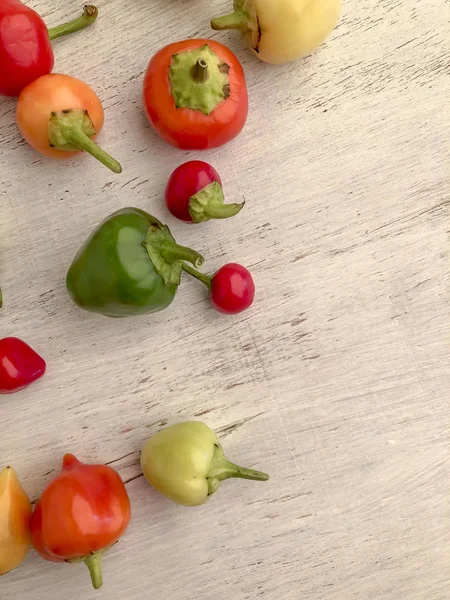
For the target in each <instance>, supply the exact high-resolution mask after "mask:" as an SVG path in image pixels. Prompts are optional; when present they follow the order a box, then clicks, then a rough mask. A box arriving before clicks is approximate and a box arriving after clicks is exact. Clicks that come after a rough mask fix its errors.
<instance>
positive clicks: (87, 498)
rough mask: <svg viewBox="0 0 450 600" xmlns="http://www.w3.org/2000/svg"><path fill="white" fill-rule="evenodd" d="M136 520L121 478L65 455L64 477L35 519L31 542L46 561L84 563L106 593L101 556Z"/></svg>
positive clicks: (43, 501) (38, 506) (50, 491)
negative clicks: (129, 524)
mask: <svg viewBox="0 0 450 600" xmlns="http://www.w3.org/2000/svg"><path fill="white" fill-rule="evenodd" d="M130 516H131V507H130V499H129V497H128V494H127V491H126V489H125V485H124V484H123V482H122V480H121V478H120V475H119V474H118V473H117V472H116V471H114V469H112V468H111V467H108V466H106V465H85V464H83V463H81V462H80V461H79V460H77V459H76V458H75V456H73V454H66V455H65V456H64V459H63V468H62V471H61V473H60V474H59V475H58V476H57V477H55V479H53V481H51V482H50V483H49V485H48V486H47V487H46V489H45V490H44V492H43V493H42V496H41V497H40V499H39V501H38V503H37V504H36V507H35V509H34V513H33V516H32V518H31V541H32V543H33V546H34V548H35V550H36V551H37V552H38V553H39V554H40V555H41V556H42V558H44V559H45V560H48V561H52V562H64V561H65V562H68V563H77V562H81V561H82V562H84V563H85V564H86V566H87V567H88V569H89V572H90V574H91V580H92V585H93V586H94V588H95V589H98V588H99V587H101V585H102V582H103V579H102V566H101V559H102V554H103V553H104V552H105V551H106V550H108V548H110V547H111V546H112V545H113V544H115V543H116V542H117V541H118V539H119V538H120V537H121V536H122V534H123V533H124V531H125V529H126V528H127V526H128V523H129V521H130Z"/></svg>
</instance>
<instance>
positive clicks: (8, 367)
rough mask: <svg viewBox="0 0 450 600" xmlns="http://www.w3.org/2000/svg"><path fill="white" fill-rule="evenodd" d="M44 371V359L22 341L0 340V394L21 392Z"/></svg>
mask: <svg viewBox="0 0 450 600" xmlns="http://www.w3.org/2000/svg"><path fill="white" fill-rule="evenodd" d="M45 369H46V364H45V361H44V359H43V358H42V357H41V356H39V354H37V352H35V351H34V350H33V348H30V346H29V345H28V344H26V343H25V342H23V341H22V340H19V339H18V338H15V337H7V338H3V339H2V340H0V394H12V393H13V392H18V391H19V390H23V389H24V388H26V387H28V386H29V385H30V383H33V381H36V379H39V377H42V375H43V374H44V373H45Z"/></svg>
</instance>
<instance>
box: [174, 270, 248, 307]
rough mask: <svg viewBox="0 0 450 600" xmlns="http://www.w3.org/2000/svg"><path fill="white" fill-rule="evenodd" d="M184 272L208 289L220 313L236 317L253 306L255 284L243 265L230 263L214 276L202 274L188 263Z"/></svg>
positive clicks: (214, 305) (213, 303)
mask: <svg viewBox="0 0 450 600" xmlns="http://www.w3.org/2000/svg"><path fill="white" fill-rule="evenodd" d="M183 270H184V271H185V272H186V273H189V275H192V276H193V277H195V279H198V280H199V281H201V283H203V284H204V285H205V286H206V287H207V289H208V291H209V296H210V299H211V304H212V305H213V307H214V308H215V310H217V311H218V312H221V313H224V314H226V315H236V314H238V313H240V312H242V311H244V310H246V309H247V308H249V307H250V306H251V305H252V304H253V300H254V298H255V283H254V281H253V277H252V276H251V274H250V272H249V271H248V270H247V269H246V268H245V267H243V266H242V265H239V264H237V263H228V264H226V265H224V266H223V267H221V268H220V269H219V270H218V271H217V272H216V273H215V274H214V275H212V276H210V275H205V274H204V273H200V271H197V269H194V268H193V267H191V266H190V265H188V264H186V263H183Z"/></svg>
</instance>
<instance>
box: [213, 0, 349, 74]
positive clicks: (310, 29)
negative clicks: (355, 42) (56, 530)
mask: <svg viewBox="0 0 450 600" xmlns="http://www.w3.org/2000/svg"><path fill="white" fill-rule="evenodd" d="M340 10H341V0H234V12H233V13H231V14H230V15H226V16H224V17H218V18H216V19H213V20H212V21H211V26H212V28H213V29H239V30H241V31H243V32H244V33H246V34H247V43H248V45H249V47H250V49H251V50H252V51H253V52H254V53H255V54H256V55H257V56H258V57H259V58H260V59H261V60H263V61H264V62H267V63H272V64H281V63H285V62H289V61H291V60H295V59H297V58H301V57H303V56H307V55H308V54H311V53H312V52H314V50H316V48H318V47H319V46H320V44H322V42H323V41H324V40H325V38H326V37H327V36H328V35H329V34H330V33H331V32H332V31H333V29H334V28H335V27H336V24H337V22H338V19H339V13H340Z"/></svg>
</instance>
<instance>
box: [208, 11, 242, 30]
mask: <svg viewBox="0 0 450 600" xmlns="http://www.w3.org/2000/svg"><path fill="white" fill-rule="evenodd" d="M211 27H212V28H213V29H216V30H219V31H220V30H223V29H239V30H240V31H248V30H249V15H248V14H247V13H245V12H244V11H243V10H236V11H235V12H233V13H230V14H229V15H224V16H223V17H216V18H215V19H212V21H211Z"/></svg>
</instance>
